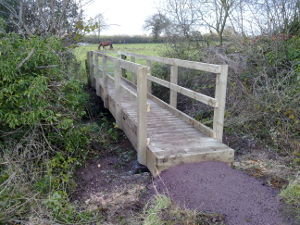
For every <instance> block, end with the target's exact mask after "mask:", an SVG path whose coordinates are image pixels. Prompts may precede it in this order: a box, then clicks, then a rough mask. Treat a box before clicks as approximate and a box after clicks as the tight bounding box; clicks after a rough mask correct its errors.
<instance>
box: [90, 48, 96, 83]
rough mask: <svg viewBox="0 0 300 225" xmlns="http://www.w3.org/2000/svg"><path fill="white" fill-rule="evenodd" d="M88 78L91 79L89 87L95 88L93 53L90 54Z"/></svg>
mask: <svg viewBox="0 0 300 225" xmlns="http://www.w3.org/2000/svg"><path fill="white" fill-rule="evenodd" d="M90 54H91V55H90V77H91V87H93V88H95V83H96V81H95V71H94V68H95V66H94V52H93V51H91V52H90Z"/></svg>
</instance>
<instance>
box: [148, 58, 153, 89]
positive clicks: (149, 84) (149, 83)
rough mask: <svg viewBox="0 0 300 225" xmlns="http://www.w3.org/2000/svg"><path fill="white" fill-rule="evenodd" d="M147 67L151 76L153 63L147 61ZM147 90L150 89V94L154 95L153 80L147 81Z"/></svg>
mask: <svg viewBox="0 0 300 225" xmlns="http://www.w3.org/2000/svg"><path fill="white" fill-rule="evenodd" d="M147 66H148V67H149V74H148V75H151V71H152V62H151V60H147ZM147 89H148V93H149V94H152V82H151V80H147Z"/></svg>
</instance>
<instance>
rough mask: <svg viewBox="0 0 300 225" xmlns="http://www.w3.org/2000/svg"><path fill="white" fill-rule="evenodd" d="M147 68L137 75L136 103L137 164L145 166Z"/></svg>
mask: <svg viewBox="0 0 300 225" xmlns="http://www.w3.org/2000/svg"><path fill="white" fill-rule="evenodd" d="M148 73H149V69H148V68H141V69H140V70H139V71H138V73H137V98H138V99H137V103H138V129H137V136H138V137H137V140H138V146H137V149H138V162H139V163H140V164H142V165H145V166H146V165H147V159H146V158H147V157H146V150H147V74H148Z"/></svg>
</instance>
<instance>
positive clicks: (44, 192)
mask: <svg viewBox="0 0 300 225" xmlns="http://www.w3.org/2000/svg"><path fill="white" fill-rule="evenodd" d="M77 65H78V63H77V62H76V60H75V57H74V56H73V55H72V54H71V51H70V50H69V49H67V48H65V47H64V46H63V44H62V42H61V41H60V40H59V39H57V38H53V37H51V38H41V37H32V38H30V39H24V38H21V37H20V36H18V35H16V34H7V35H5V36H2V37H1V38H0V150H1V151H0V224H16V223H22V224H23V223H30V224H47V223H48V224H53V223H68V224H75V223H87V222H91V221H93V220H95V219H96V218H98V214H97V213H95V212H87V211H83V210H80V209H78V208H76V206H75V205H73V204H72V203H71V202H70V193H71V191H72V190H73V189H74V187H75V182H74V176H73V175H74V171H75V169H76V167H77V166H79V165H81V164H82V163H83V162H84V160H85V159H86V158H87V156H88V154H89V144H90V142H91V140H92V138H91V137H93V138H98V139H101V136H99V135H101V132H99V130H100V129H101V128H100V127H98V125H97V124H95V123H91V124H84V123H83V122H82V121H83V120H82V118H83V117H84V116H85V114H86V109H85V105H86V101H87V99H88V96H87V93H86V92H85V91H84V86H83V84H82V83H81V82H80V81H78V80H75V79H73V77H76V76H75V75H76V74H75V73H76V68H77ZM95 127H96V128H95ZM97 127H98V128H97ZM97 129H98V130H97ZM95 130H97V132H98V133H95ZM97 135H98V136H97Z"/></svg>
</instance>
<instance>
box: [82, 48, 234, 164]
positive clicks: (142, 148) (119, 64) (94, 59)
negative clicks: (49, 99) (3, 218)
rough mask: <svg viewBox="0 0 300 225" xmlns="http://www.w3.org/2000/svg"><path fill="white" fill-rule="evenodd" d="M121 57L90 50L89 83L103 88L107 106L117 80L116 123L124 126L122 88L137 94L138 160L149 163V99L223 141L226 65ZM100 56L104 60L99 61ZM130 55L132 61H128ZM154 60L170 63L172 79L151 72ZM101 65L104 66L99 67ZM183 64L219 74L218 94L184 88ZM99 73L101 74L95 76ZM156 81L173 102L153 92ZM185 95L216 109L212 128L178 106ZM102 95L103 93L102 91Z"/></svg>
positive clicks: (217, 77) (88, 60) (143, 57)
mask: <svg viewBox="0 0 300 225" xmlns="http://www.w3.org/2000/svg"><path fill="white" fill-rule="evenodd" d="M119 54H120V56H121V58H116V57H112V56H109V55H106V54H103V53H100V52H95V51H90V52H88V53H87V62H88V66H89V74H88V75H89V78H88V83H89V84H90V85H91V86H92V87H94V88H95V89H96V91H97V94H98V93H100V86H101V88H102V93H103V94H102V98H103V102H104V106H105V107H106V108H108V107H109V106H108V97H109V96H108V79H110V80H112V81H113V82H114V87H115V90H114V91H115V93H114V95H115V104H116V111H115V115H114V116H115V119H116V123H117V125H118V126H119V127H120V128H122V123H121V111H122V108H121V90H125V92H127V93H129V94H130V95H133V96H134V97H136V101H137V116H138V122H137V134H136V136H137V151H138V161H139V163H141V164H143V165H146V149H147V143H148V142H149V139H147V112H149V111H150V105H149V104H148V103H147V98H150V99H152V100H154V101H156V102H157V103H158V104H160V105H161V106H162V107H164V108H168V110H170V111H172V112H173V113H174V114H176V115H177V116H178V117H180V118H182V119H183V120H185V121H186V122H187V123H189V124H191V125H192V126H194V127H195V128H197V129H198V130H200V131H202V132H203V133H204V134H206V135H208V136H210V137H213V138H216V139H217V140H219V141H221V142H222V135H223V124H224V110H225V99H226V85H227V74H228V66H227V65H214V64H207V63H199V62H192V61H187V60H180V59H173V58H163V57H155V56H143V55H138V54H134V53H125V52H120V53H119ZM99 57H101V58H102V60H99ZM127 57H130V59H131V60H132V61H133V62H130V61H126V60H125V59H126V58H127ZM136 59H143V60H146V62H147V66H143V65H140V64H137V63H135V61H136ZM108 62H112V63H113V68H114V73H113V74H114V75H113V77H112V76H111V75H110V74H109V71H108ZM153 62H158V63H163V64H167V65H170V66H171V74H170V81H166V80H162V79H160V78H157V77H155V76H152V75H151V67H152V65H153ZM100 64H101V66H100ZM179 67H184V68H189V69H195V70H202V71H207V72H212V73H216V74H217V76H216V91H215V97H214V98H213V97H210V96H207V95H204V94H201V93H198V92H195V91H193V90H190V89H187V88H184V87H182V86H179V85H178V68H179ZM126 71H129V72H130V73H132V74H134V76H133V77H135V79H134V80H133V83H134V84H136V90H137V92H136V93H135V91H133V90H131V89H130V88H128V87H126V86H125V85H124V84H123V80H126V79H125V78H124V75H125V74H126V73H125V72H126ZM96 75H100V77H96ZM152 82H155V83H157V84H159V85H162V86H165V87H167V88H169V89H170V104H167V103H165V102H163V101H161V100H160V99H158V98H156V97H155V96H153V95H152V94H151V85H152V84H151V83H152ZM178 93H180V94H183V95H186V96H188V97H190V98H192V99H195V100H198V101H200V102H202V103H204V104H206V105H209V106H211V107H213V108H214V118H213V129H211V128H210V127H207V126H205V125H204V124H202V123H200V122H199V121H197V120H195V119H193V118H191V117H189V116H188V115H186V114H185V113H183V112H181V111H179V110H178V109H177V94H178ZM99 95H100V94H99Z"/></svg>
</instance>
